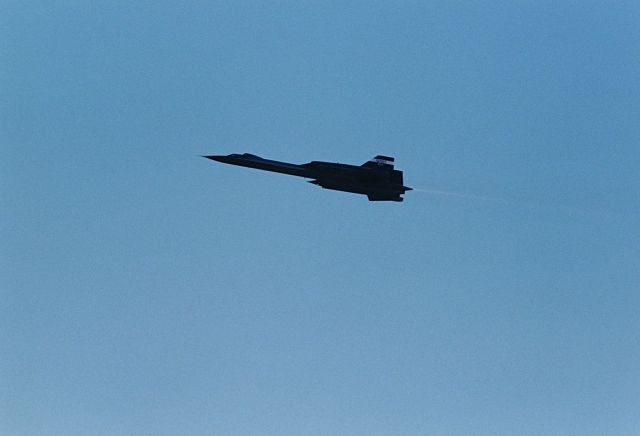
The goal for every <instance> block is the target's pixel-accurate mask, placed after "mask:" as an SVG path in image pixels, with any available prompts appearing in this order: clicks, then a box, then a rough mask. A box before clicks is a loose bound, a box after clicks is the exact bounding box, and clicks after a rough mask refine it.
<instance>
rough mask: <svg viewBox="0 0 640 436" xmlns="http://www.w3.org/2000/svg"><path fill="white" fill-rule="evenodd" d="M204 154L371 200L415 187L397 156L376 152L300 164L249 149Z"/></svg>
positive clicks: (391, 198)
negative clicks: (351, 161) (353, 161)
mask: <svg viewBox="0 0 640 436" xmlns="http://www.w3.org/2000/svg"><path fill="white" fill-rule="evenodd" d="M203 157H206V158H207V159H211V160H215V161H217V162H222V163H226V164H231V165H238V166H242V167H249V168H256V169H259V170H265V171H273V172H276V173H283V174H289V175H292V176H298V177H305V178H308V179H313V180H309V181H308V182H309V183H313V184H314V185H318V186H321V187H323V188H325V189H333V190H335V191H343V192H352V193H355V194H364V195H366V196H367V197H368V198H369V201H403V198H402V197H401V195H403V194H404V193H405V192H407V191H411V190H412V188H409V187H408V186H404V182H403V180H402V171H399V170H396V169H394V168H393V162H394V158H392V157H389V156H376V157H374V158H373V159H371V160H370V161H368V162H366V163H364V164H363V165H361V166H357V165H347V164H341V163H331V162H321V161H313V162H309V163H305V164H301V165H297V164H292V163H288V162H280V161H276V160H269V159H264V158H261V157H259V156H256V155H253V154H249V153H244V154H236V153H234V154H230V155H228V156H203Z"/></svg>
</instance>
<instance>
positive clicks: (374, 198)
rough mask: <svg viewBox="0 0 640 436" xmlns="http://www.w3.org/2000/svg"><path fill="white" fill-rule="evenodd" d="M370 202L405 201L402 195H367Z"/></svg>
mask: <svg viewBox="0 0 640 436" xmlns="http://www.w3.org/2000/svg"><path fill="white" fill-rule="evenodd" d="M367 198H369V201H403V200H404V198H402V197H400V194H367Z"/></svg>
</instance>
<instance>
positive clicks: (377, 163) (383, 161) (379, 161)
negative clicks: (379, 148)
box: [362, 155, 395, 170]
mask: <svg viewBox="0 0 640 436" xmlns="http://www.w3.org/2000/svg"><path fill="white" fill-rule="evenodd" d="M394 160H395V159H393V158H392V157H389V156H382V155H378V156H376V157H374V158H373V159H371V160H370V161H369V162H366V163H364V164H363V165H362V166H363V167H365V168H379V169H389V170H392V169H393V162H394Z"/></svg>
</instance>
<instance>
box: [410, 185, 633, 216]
mask: <svg viewBox="0 0 640 436" xmlns="http://www.w3.org/2000/svg"><path fill="white" fill-rule="evenodd" d="M413 192H422V193H425V194H433V195H444V196H448V197H456V198H463V199H467V200H482V201H485V202H493V203H501V204H502V205H505V206H509V205H511V206H521V207H527V208H533V209H543V210H544V209H547V210H555V211H565V212H569V213H579V214H587V215H603V216H610V217H618V218H620V217H624V214H621V213H619V212H615V211H611V210H602V209H599V210H598V209H592V208H585V207H576V206H569V205H563V204H557V203H555V204H554V203H549V202H541V201H531V200H521V199H515V198H501V197H490V196H486V195H478V194H473V193H468V192H458V191H446V190H443V189H421V188H414V189H413Z"/></svg>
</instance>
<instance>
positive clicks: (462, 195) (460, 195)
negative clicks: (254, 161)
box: [413, 188, 508, 201]
mask: <svg viewBox="0 0 640 436" xmlns="http://www.w3.org/2000/svg"><path fill="white" fill-rule="evenodd" d="M413 191H414V192H423V193H425V194H435V195H446V196H449V197H458V198H468V199H472V200H485V201H486V200H488V201H508V200H505V199H502V198H495V197H486V196H483V195H476V194H470V193H466V192H456V191H444V190H442V189H421V188H414V189H413Z"/></svg>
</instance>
